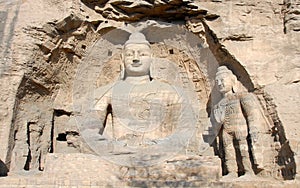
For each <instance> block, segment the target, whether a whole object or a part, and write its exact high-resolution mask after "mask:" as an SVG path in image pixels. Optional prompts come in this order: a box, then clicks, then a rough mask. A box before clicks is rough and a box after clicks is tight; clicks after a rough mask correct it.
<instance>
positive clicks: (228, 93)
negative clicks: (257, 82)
mask: <svg viewBox="0 0 300 188" xmlns="http://www.w3.org/2000/svg"><path fill="white" fill-rule="evenodd" d="M216 84H217V88H218V89H219V91H220V93H221V94H222V97H223V98H222V99H221V100H220V102H219V103H218V104H217V105H215V107H214V116H215V119H216V121H217V122H218V123H220V124H221V125H222V127H221V131H222V134H221V136H222V140H223V147H224V153H225V164H226V167H227V170H228V174H227V175H226V177H228V178H234V177H237V175H238V173H237V169H238V168H237V163H238V160H239V159H237V157H236V156H237V155H236V152H237V151H240V155H241V161H239V162H241V163H242V165H243V169H244V173H245V174H244V175H254V171H253V170H252V164H251V161H250V157H249V152H250V151H251V149H250V148H251V145H252V144H255V142H256V141H257V139H258V132H259V131H258V130H259V129H258V127H257V126H258V124H259V122H258V121H259V113H260V112H259V107H258V106H257V103H256V98H255V96H254V94H251V93H248V92H237V91H236V90H237V88H236V85H237V78H236V76H235V75H234V74H233V73H232V71H231V70H229V69H228V68H227V67H226V66H221V67H219V68H218V70H217V73H216ZM247 138H250V140H251V141H250V143H248V141H247ZM234 143H237V146H236V147H237V148H235V144H234ZM252 155H253V158H254V160H255V154H254V153H253V151H252ZM254 163H256V161H254Z"/></svg>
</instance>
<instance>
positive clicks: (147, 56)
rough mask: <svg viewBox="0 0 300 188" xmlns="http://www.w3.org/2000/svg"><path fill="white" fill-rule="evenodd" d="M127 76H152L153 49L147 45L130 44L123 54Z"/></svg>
mask: <svg viewBox="0 0 300 188" xmlns="http://www.w3.org/2000/svg"><path fill="white" fill-rule="evenodd" d="M123 61H124V65H125V73H126V76H145V75H150V65H151V61H152V58H151V49H150V47H149V46H148V45H146V44H128V45H126V47H125V49H124V52H123Z"/></svg>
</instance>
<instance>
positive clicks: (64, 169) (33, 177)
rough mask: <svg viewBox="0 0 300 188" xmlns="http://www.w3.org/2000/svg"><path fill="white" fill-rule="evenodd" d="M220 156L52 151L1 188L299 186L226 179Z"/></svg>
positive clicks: (1, 181) (3, 180) (11, 176)
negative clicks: (141, 163) (158, 158)
mask: <svg viewBox="0 0 300 188" xmlns="http://www.w3.org/2000/svg"><path fill="white" fill-rule="evenodd" d="M220 163H221V161H220V160H219V158H218V157H210V156H185V155H180V156H176V157H174V158H172V159H169V160H167V161H164V162H162V163H160V164H157V165H155V166H148V167H135V168H133V167H124V166H118V165H116V164H113V163H111V162H110V161H106V160H103V159H102V158H100V157H99V156H96V155H92V154H80V153H73V154H59V153H55V154H49V155H48V157H47V162H46V166H45V170H44V171H43V172H40V171H23V172H20V173H18V174H13V173H9V175H8V176H7V177H1V178H0V188H15V187H25V188H48V187H49V188H50V187H51V188H52V187H59V188H88V187H92V188H96V187H298V186H300V182H299V181H298V180H293V181H284V182H282V181H279V180H274V179H262V178H258V177H257V178H255V179H249V180H247V179H243V178H236V179H233V180H232V181H226V182H224V181H222V174H221V164H220Z"/></svg>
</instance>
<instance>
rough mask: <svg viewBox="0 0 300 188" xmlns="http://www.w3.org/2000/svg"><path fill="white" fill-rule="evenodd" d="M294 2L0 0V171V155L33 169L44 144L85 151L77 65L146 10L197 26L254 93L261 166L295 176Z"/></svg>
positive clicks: (49, 149)
mask: <svg viewBox="0 0 300 188" xmlns="http://www.w3.org/2000/svg"><path fill="white" fill-rule="evenodd" d="M299 11H300V8H299V2H298V1H296V0H294V1H288V0H284V1H279V0H276V1H271V0H263V1H251V2H245V1H242V0H232V1H222V0H220V1H188V0H171V1H163V0H155V1H134V0H125V1H116V0H105V1H102V0H99V1H92V0H81V1H79V0H72V1H71V0H69V1H64V2H61V1H56V0H50V1H42V0H34V1H18V0H15V1H9V2H1V3H0V19H1V21H2V22H1V23H0V24H1V28H2V29H0V35H1V36H0V43H1V47H2V48H1V57H2V59H1V70H0V71H1V72H0V76H1V77H0V78H1V82H0V84H1V101H0V106H1V109H0V113H1V117H0V122H1V127H0V142H1V145H0V153H1V154H0V159H1V161H0V162H1V164H0V169H1V170H0V175H5V174H6V172H7V169H6V167H5V166H4V165H2V164H6V166H7V168H9V169H10V171H12V172H18V171H20V170H24V169H25V170H43V169H44V167H45V165H46V164H45V161H46V157H47V155H48V153H53V152H54V153H78V152H81V153H93V152H92V151H91V150H90V149H89V147H88V146H87V145H86V143H85V142H84V141H83V140H82V138H81V137H80V133H79V131H78V128H77V126H76V121H75V120H74V116H75V115H76V112H75V111H74V109H73V102H74V101H72V99H73V91H74V80H75V79H76V75H77V73H78V72H77V71H78V67H79V66H80V65H81V63H82V61H84V58H85V57H86V56H88V52H89V51H90V50H91V49H92V48H93V45H94V44H95V43H96V41H97V40H98V39H99V38H101V37H103V36H104V35H105V34H106V33H108V32H109V31H112V30H113V29H114V28H118V27H122V26H124V25H127V24H132V23H133V24H134V23H135V22H138V21H147V20H156V21H161V22H166V23H172V24H175V25H176V24H178V25H180V27H184V28H185V29H186V30H187V31H188V32H190V33H193V34H195V35H196V36H198V37H199V40H200V41H202V42H201V44H202V45H203V49H206V50H207V51H209V52H207V53H209V54H210V55H211V56H213V58H212V59H213V60H212V61H213V62H214V63H216V65H215V66H217V65H224V64H225V65H227V66H229V67H231V68H232V70H233V71H234V73H235V74H236V75H237V76H238V79H239V81H240V82H241V83H242V84H243V86H244V87H245V88H246V89H247V90H248V91H251V92H255V93H256V94H257V96H258V97H259V99H260V102H261V103H262V105H263V107H264V110H265V114H266V117H267V118H268V121H269V122H270V124H271V127H272V130H273V132H272V134H274V135H275V136H274V138H276V139H277V141H278V143H279V145H280V146H279V147H278V148H277V150H276V151H277V153H275V154H274V156H273V159H274V161H275V163H276V165H277V166H276V168H275V170H274V171H278V175H277V174H276V175H274V174H272V175H270V174H271V173H275V172H274V171H272V172H270V174H269V175H270V176H272V177H276V178H283V179H293V178H295V173H296V172H295V166H296V164H297V163H299V162H300V159H299V154H298V153H299V146H298V145H299V143H300V140H299V138H298V134H300V132H299V129H298V125H299V120H300V115H299V113H298V111H300V100H299V98H300V85H299V84H300V83H299V80H300V73H299V69H300V56H299V54H300V51H299V50H300V49H299V47H298V46H299V39H300V34H299V32H300V29H299V28H300V20H299V19H300V18H299ZM150 31H153V30H150ZM164 36H166V35H165V34H164ZM157 49H158V51H159V50H160V48H159V47H158V48H157ZM172 53H173V51H172ZM210 55H207V57H210ZM178 56H179V55H178ZM174 59H175V58H174ZM207 64H209V62H208V63H207ZM202 70H203V71H204V73H203V75H204V76H203V77H201V79H203V80H204V81H205V82H207V83H205V84H203V85H201V86H199V87H202V88H205V89H204V90H203V91H207V92H208V93H210V92H213V89H212V85H209V84H210V81H211V80H212V79H213V78H212V75H210V74H209V73H208V72H209V71H208V70H207V68H205V67H204V68H203V69H202ZM205 71H206V72H205ZM191 72H192V71H191ZM201 79H200V80H201ZM199 96H202V98H203V96H204V94H203V93H200V92H199ZM204 98H205V97H204ZM208 98H209V96H206V98H205V100H206V102H208V100H209V99H208ZM207 108H209V107H207ZM208 111H209V110H208ZM206 115H208V114H206ZM270 144H274V143H270ZM274 148H276V146H274ZM262 155H263V154H262ZM295 162H296V164H295ZM2 166H3V168H2Z"/></svg>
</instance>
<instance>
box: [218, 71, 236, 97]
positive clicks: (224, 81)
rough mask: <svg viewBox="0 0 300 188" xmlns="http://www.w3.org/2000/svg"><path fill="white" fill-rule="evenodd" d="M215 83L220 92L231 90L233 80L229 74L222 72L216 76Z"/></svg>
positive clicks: (224, 92)
mask: <svg viewBox="0 0 300 188" xmlns="http://www.w3.org/2000/svg"><path fill="white" fill-rule="evenodd" d="M216 84H217V87H218V89H219V91H220V92H221V93H222V94H226V93H229V92H231V91H232V87H233V81H232V77H231V75H230V74H227V73H222V74H219V75H218V76H217V77H216Z"/></svg>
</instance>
